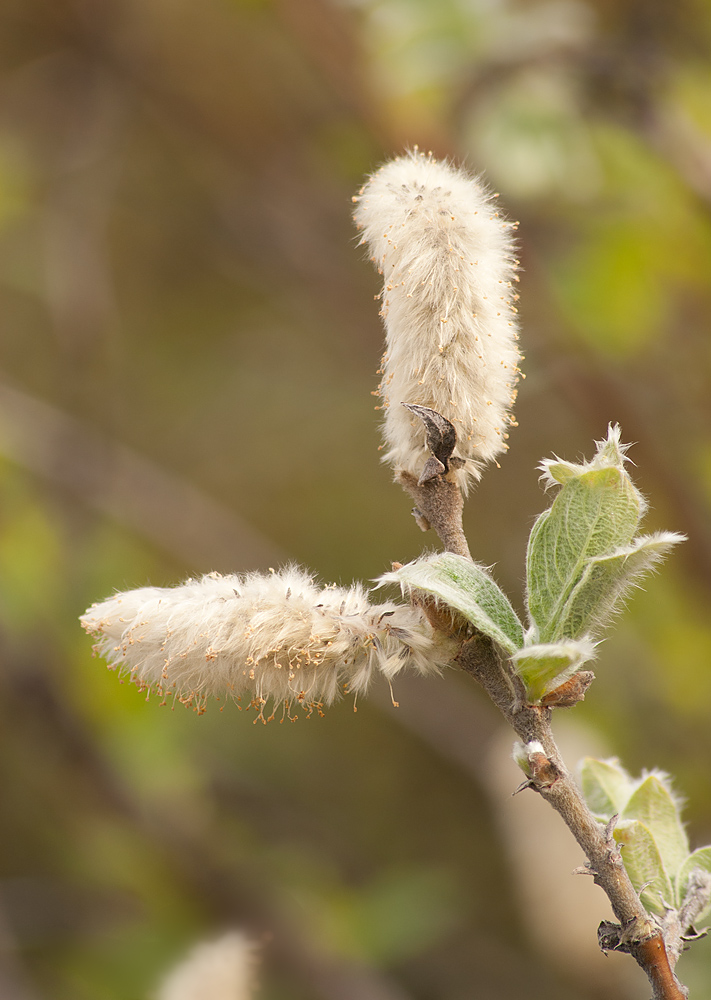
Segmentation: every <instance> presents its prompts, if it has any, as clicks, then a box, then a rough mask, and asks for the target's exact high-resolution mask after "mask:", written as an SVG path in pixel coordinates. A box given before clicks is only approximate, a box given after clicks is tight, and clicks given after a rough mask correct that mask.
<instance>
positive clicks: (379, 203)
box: [354, 149, 520, 489]
mask: <svg viewBox="0 0 711 1000" xmlns="http://www.w3.org/2000/svg"><path fill="white" fill-rule="evenodd" d="M354 201H355V203H356V208H355V212H354V219H355V221H356V224H357V226H358V228H359V229H360V230H361V231H362V239H361V243H362V244H366V245H367V246H368V248H369V250H370V253H371V259H372V260H373V262H374V263H375V265H376V267H377V268H378V270H379V271H380V273H381V274H382V275H383V289H382V294H381V297H382V312H381V315H382V316H383V320H384V323H385V333H386V348H385V354H384V356H383V362H382V367H381V371H382V376H383V377H382V381H381V383H380V387H379V394H380V396H381V398H382V407H383V410H384V418H383V435H384V439H385V444H386V447H387V450H386V452H385V455H384V459H383V460H384V461H388V462H390V463H391V464H392V465H393V467H394V468H395V470H396V471H397V470H400V469H403V470H406V471H408V472H410V473H412V474H413V475H415V476H419V474H420V472H421V471H422V468H423V465H424V463H425V461H426V459H427V455H428V452H427V447H426V442H425V431H424V428H423V426H422V424H421V422H420V421H419V420H418V419H417V418H416V417H414V416H413V415H412V414H411V413H410V412H409V411H408V410H406V409H405V407H403V406H402V405H401V404H402V403H419V404H421V405H424V406H428V407H431V408H432V409H434V410H437V411H438V412H439V413H441V414H442V415H443V416H445V417H446V418H447V419H448V420H450V421H452V423H453V424H454V426H455V428H456V431H457V452H456V453H457V454H458V455H459V456H460V457H461V458H463V459H465V460H466V465H465V468H464V471H463V472H462V473H461V474H460V482H461V485H462V487H463V488H465V489H466V486H467V484H468V482H469V481H470V480H471V479H478V478H479V476H480V474H481V472H480V470H481V467H482V466H483V465H484V464H485V463H486V462H488V461H491V460H494V459H495V458H496V456H497V455H499V454H501V453H502V452H503V451H505V450H506V448H507V447H508V446H507V443H506V440H507V437H508V434H507V431H508V427H509V426H510V425H511V424H512V423H513V419H512V417H511V414H510V410H511V406H512V404H513V402H514V399H515V396H516V392H515V385H516V382H517V379H518V375H519V367H518V363H519V361H520V354H519V351H518V347H517V336H518V322H517V310H516V307H515V304H514V303H515V301H516V300H517V299H518V296H517V295H516V294H515V292H514V282H515V281H516V280H517V278H516V266H517V261H516V258H515V244H514V240H513V230H514V225H513V224H512V223H510V222H508V221H507V220H506V219H505V218H504V217H503V216H502V214H501V212H500V211H499V208H498V204H497V201H496V196H495V195H492V194H491V193H490V192H489V191H488V190H487V188H486V187H485V186H484V185H483V183H482V182H481V181H480V180H479V179H478V178H476V177H473V176H471V175H469V174H468V173H466V172H465V171H464V170H461V169H458V168H456V167H454V166H452V165H451V164H449V163H446V162H439V161H437V160H435V159H434V158H433V157H432V155H431V154H430V155H428V156H426V155H425V154H424V153H421V152H419V151H418V150H417V149H415V150H413V151H411V152H409V153H407V154H406V155H404V156H400V157H397V158H396V159H394V160H392V161H390V162H388V163H386V164H385V165H384V166H383V167H381V168H380V170H378V171H376V172H375V173H374V174H373V175H372V176H371V177H370V178H369V180H368V181H367V183H366V184H365V186H364V187H363V188H362V189H361V191H360V192H359V194H358V195H357V196H356V197H355V198H354Z"/></svg>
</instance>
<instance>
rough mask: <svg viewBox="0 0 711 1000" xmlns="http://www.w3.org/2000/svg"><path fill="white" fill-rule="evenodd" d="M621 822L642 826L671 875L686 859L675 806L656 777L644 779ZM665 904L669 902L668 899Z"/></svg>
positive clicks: (683, 834) (685, 840) (683, 832)
mask: <svg viewBox="0 0 711 1000" xmlns="http://www.w3.org/2000/svg"><path fill="white" fill-rule="evenodd" d="M620 815H621V818H622V819H635V820H639V821H640V822H641V823H644V825H645V827H646V828H647V829H648V830H649V831H650V833H651V834H652V836H653V837H654V842H655V844H656V845H657V849H658V850H659V854H660V857H661V859H662V864H663V865H664V868H665V870H666V871H667V872H669V873H670V875H674V874H675V873H676V872H677V871H678V870H679V868H680V867H681V865H682V864H683V863H684V861H685V859H686V858H687V857H688V856H689V840H688V838H687V836H686V830H685V829H684V827H683V826H682V823H681V817H680V816H679V806H678V804H677V803H676V802H675V800H674V798H673V796H672V794H671V792H670V791H669V789H668V788H667V786H666V784H665V783H664V781H663V780H661V779H660V776H659V775H658V774H650V775H648V776H647V777H646V778H645V779H644V781H643V782H642V784H641V785H639V786H638V787H637V789H636V790H635V791H634V793H633V794H632V796H631V798H630V800H629V802H628V803H627V805H626V806H625V807H624V809H623V810H622V813H621V814H620ZM668 902H671V899H669V898H668Z"/></svg>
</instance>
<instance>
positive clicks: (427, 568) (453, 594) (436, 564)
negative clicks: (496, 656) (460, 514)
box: [378, 552, 523, 653]
mask: <svg viewBox="0 0 711 1000" xmlns="http://www.w3.org/2000/svg"><path fill="white" fill-rule="evenodd" d="M378 583H379V584H383V583H399V584H400V586H401V587H405V588H407V589H408V590H421V591H424V593H426V594H429V595H430V596H432V597H434V598H436V600H438V601H442V602H443V603H444V604H447V605H448V606H449V607H450V608H453V609H454V610H455V611H458V612H459V613H460V614H461V615H463V616H464V617H465V618H466V619H467V621H469V622H471V624H472V625H474V626H475V628H477V629H479V631H480V632H483V633H484V635H488V636H489V638H491V639H493V640H494V641H495V642H497V643H498V644H499V645H500V646H502V647H503V648H504V649H505V650H506V651H507V652H508V653H513V652H515V651H516V650H517V649H520V648H521V646H523V626H522V625H521V622H520V621H519V619H518V616H517V615H516V612H515V611H514V609H513V608H512V607H511V603H510V602H509V599H508V598H507V597H506V595H505V594H504V592H503V591H502V590H501V589H500V587H499V586H498V584H497V583H496V582H495V581H494V580H493V578H492V577H491V576H490V575H489V573H488V572H487V570H486V569H485V568H484V567H483V566H480V565H478V563H473V562H469V560H468V559H464V558H463V556H456V555H453V554H452V553H451V552H443V553H438V554H437V555H434V556H429V557H428V558H426V559H418V560H416V561H415V562H411V563H408V564H407V565H406V566H402V567H401V568H400V569H397V570H393V572H392V573H386V574H385V575H384V576H382V577H380V580H379V581H378Z"/></svg>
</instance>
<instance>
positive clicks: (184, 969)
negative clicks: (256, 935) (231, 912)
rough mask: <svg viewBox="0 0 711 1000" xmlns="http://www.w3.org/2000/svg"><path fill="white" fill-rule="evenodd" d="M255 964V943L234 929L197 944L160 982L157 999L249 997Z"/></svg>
mask: <svg viewBox="0 0 711 1000" xmlns="http://www.w3.org/2000/svg"><path fill="white" fill-rule="evenodd" d="M255 964H256V955H255V948H254V945H253V944H252V942H251V941H249V940H248V939H247V938H246V937H245V936H244V934H240V933H239V931H232V932H230V933H228V934H224V935H223V936H222V937H220V938H218V939H217V940H216V941H207V942H204V943H203V944H199V945H196V946H195V947H194V948H193V949H192V951H191V952H190V953H189V955H188V956H187V957H186V958H185V959H184V960H183V961H182V962H181V963H180V964H179V965H178V966H176V968H175V969H173V970H172V971H171V972H170V973H169V974H168V976H167V977H166V978H165V980H164V981H163V982H162V983H161V986H160V988H159V990H158V994H157V1000H250V998H251V997H252V996H253V995H254V985H255V984H254V979H255Z"/></svg>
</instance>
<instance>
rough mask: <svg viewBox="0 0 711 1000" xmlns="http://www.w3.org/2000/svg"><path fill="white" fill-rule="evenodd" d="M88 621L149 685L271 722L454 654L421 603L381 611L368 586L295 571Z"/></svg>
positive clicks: (214, 585)
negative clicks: (327, 581)
mask: <svg viewBox="0 0 711 1000" xmlns="http://www.w3.org/2000/svg"><path fill="white" fill-rule="evenodd" d="M81 622H82V625H83V626H84V628H85V629H86V630H87V631H88V632H89V633H90V634H91V635H93V636H95V637H96V638H97V640H98V641H97V643H96V645H95V647H94V648H95V651H96V652H97V653H99V654H100V655H101V656H103V657H105V659H106V660H107V662H108V664H109V666H110V667H112V668H118V669H119V670H121V671H122V672H123V673H125V674H127V675H128V676H129V677H130V679H131V680H132V681H133V682H135V683H136V684H137V685H138V686H139V687H141V688H150V689H154V690H155V691H156V692H157V693H158V694H159V695H161V696H163V697H164V696H166V695H173V696H175V697H177V698H178V699H179V700H181V701H183V702H186V703H188V704H190V705H193V706H194V707H195V708H197V709H198V710H202V709H203V708H204V706H205V702H206V700H207V699H208V698H210V697H216V698H225V697H228V698H229V697H231V698H234V699H237V700H239V699H241V698H242V697H243V696H245V695H247V696H248V699H249V703H250V704H251V705H253V706H254V707H256V709H257V711H258V713H259V716H260V717H262V718H263V708H264V707H265V706H266V704H267V703H268V702H270V701H271V702H272V704H273V706H274V707H275V708H276V707H278V706H279V705H283V706H284V708H285V710H286V711H288V710H289V709H290V708H293V707H294V706H302V707H304V708H305V709H306V710H307V711H309V712H310V711H312V710H313V709H317V710H318V709H320V708H321V706H322V705H324V704H329V703H331V702H332V701H333V700H334V699H335V698H336V697H337V696H338V695H339V694H342V693H343V692H344V691H348V692H352V693H354V694H358V693H360V692H364V691H365V690H366V689H367V687H368V685H369V683H370V681H371V679H372V678H373V676H374V675H375V674H376V673H381V674H383V675H385V676H386V677H387V678H388V679H390V678H392V677H394V676H395V675H396V674H397V673H399V671H400V670H402V669H403V668H405V667H408V666H409V667H412V668H414V669H415V670H416V671H418V672H420V673H430V672H433V671H437V670H438V669H439V667H441V666H443V665H444V664H445V663H447V662H448V660H449V659H451V657H452V655H453V654H454V647H453V645H452V643H451V641H450V640H448V639H446V638H445V637H444V636H443V635H442V634H441V633H438V632H435V631H434V630H433V629H432V627H431V626H430V624H429V622H428V621H427V619H426V618H425V616H424V615H423V613H422V612H421V611H420V609H419V608H417V607H413V606H410V605H400V604H394V603H392V602H387V603H384V604H378V605H371V604H370V602H369V600H368V596H367V594H366V592H365V590H364V589H363V587H361V586H360V585H358V584H354V585H353V586H351V587H349V588H344V587H336V586H325V587H324V586H322V585H320V584H318V583H316V582H315V581H314V580H313V578H312V577H311V576H310V575H309V574H308V573H306V572H305V571H304V570H302V569H299V568H298V567H294V566H291V567H287V568H286V569H284V570H281V571H280V572H271V573H268V574H259V573H251V574H248V575H246V576H237V575H230V576H221V575H220V574H219V573H210V574H209V575H207V576H204V577H203V578H202V579H200V580H188V581H187V582H186V583H184V584H182V585H181V586H178V587H169V588H159V587H143V588H140V589H138V590H129V591H125V592H123V593H118V594H115V595H114V596H113V597H110V598H108V599H107V600H105V601H102V602H101V603H98V604H94V605H92V607H91V608H89V609H88V611H87V612H86V613H85V614H84V616H83V617H82V619H81Z"/></svg>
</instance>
